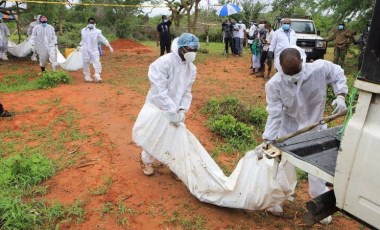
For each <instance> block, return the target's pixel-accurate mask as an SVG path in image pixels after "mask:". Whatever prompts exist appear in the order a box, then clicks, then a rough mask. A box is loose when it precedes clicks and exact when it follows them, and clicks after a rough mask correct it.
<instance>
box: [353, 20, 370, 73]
mask: <svg viewBox="0 0 380 230" xmlns="http://www.w3.org/2000/svg"><path fill="white" fill-rule="evenodd" d="M369 29H370V25H367V28H366V29H365V30H364V31H363V33H362V34H361V35H360V38H359V39H358V40H356V42H355V45H359V46H360V54H359V58H358V70H359V71H360V69H361V67H362V63H363V59H364V53H365V50H366V47H367V42H368V35H369Z"/></svg>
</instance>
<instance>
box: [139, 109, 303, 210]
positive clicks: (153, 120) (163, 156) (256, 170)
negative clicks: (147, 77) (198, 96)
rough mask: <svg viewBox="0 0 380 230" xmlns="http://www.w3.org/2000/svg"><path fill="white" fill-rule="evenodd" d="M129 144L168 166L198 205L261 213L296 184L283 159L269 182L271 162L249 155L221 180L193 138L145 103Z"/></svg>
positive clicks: (184, 129) (211, 160)
mask: <svg viewBox="0 0 380 230" xmlns="http://www.w3.org/2000/svg"><path fill="white" fill-rule="evenodd" d="M132 135H133V140H134V141H135V142H136V143H137V144H138V145H139V146H141V147H142V148H143V149H144V150H145V151H147V152H148V153H150V154H151V155H152V156H154V157H155V158H156V159H157V160H158V161H160V162H162V163H164V164H166V165H168V166H169V168H170V170H171V171H172V172H174V173H175V174H176V175H177V176H178V178H180V179H181V180H182V182H183V183H185V185H186V186H187V188H188V189H189V191H190V192H191V193H192V194H193V195H194V196H196V197H197V198H198V199H199V200H200V201H203V202H207V203H211V204H215V205H218V206H223V207H230V208H241V209H249V210H263V209H267V208H269V207H272V206H274V205H275V204H278V203H281V202H283V201H284V200H286V199H288V198H289V197H290V196H291V195H292V194H293V193H294V188H295V186H296V182H297V180H296V174H295V170H294V166H292V165H291V164H289V163H287V162H286V161H282V162H280V164H279V167H278V172H277V177H276V179H273V164H274V160H270V159H267V158H266V157H264V158H262V159H261V160H259V159H258V155H259V154H258V151H255V150H253V151H249V152H247V153H246V154H245V156H244V157H243V158H242V159H241V160H240V161H239V163H238V165H237V166H236V168H235V170H234V171H233V172H232V174H231V175H230V176H229V177H226V176H225V175H224V173H223V172H222V170H221V169H220V167H219V166H218V165H217V164H216V163H215V162H214V160H213V159H212V158H211V157H210V155H209V154H208V153H207V151H206V149H205V148H204V147H203V146H202V145H201V143H200V142H199V141H198V140H197V139H196V137H195V136H194V135H193V134H192V133H191V132H190V131H188V130H187V129H186V127H185V125H183V124H181V125H180V126H179V127H178V128H176V127H174V126H172V125H171V124H170V123H169V121H168V120H167V118H166V116H165V115H164V112H163V111H162V110H160V109H158V108H157V107H156V106H154V105H153V104H151V103H149V102H146V103H145V105H144V107H143V109H142V110H141V112H140V114H139V116H138V118H137V120H136V123H135V125H134V127H133V133H132Z"/></svg>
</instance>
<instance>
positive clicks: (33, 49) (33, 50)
mask: <svg viewBox="0 0 380 230" xmlns="http://www.w3.org/2000/svg"><path fill="white" fill-rule="evenodd" d="M32 52H33V53H35V52H36V46H35V45H32Z"/></svg>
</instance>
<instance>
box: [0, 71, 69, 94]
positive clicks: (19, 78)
mask: <svg viewBox="0 0 380 230" xmlns="http://www.w3.org/2000/svg"><path fill="white" fill-rule="evenodd" d="M71 81H72V80H71V77H70V76H69V75H68V74H67V73H66V72H64V71H57V72H49V71H46V72H45V73H43V74H42V76H38V75H35V74H23V75H19V74H12V75H7V76H5V77H4V78H2V79H1V80H0V92H3V93H12V92H20V91H28V90H37V89H49V88H53V87H56V86H57V85H59V84H69V83H70V82H71Z"/></svg>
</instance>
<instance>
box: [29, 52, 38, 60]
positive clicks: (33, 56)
mask: <svg viewBox="0 0 380 230" xmlns="http://www.w3.org/2000/svg"><path fill="white" fill-rule="evenodd" d="M30 60H32V61H37V54H36V53H33V55H32V57H31V58H30Z"/></svg>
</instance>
